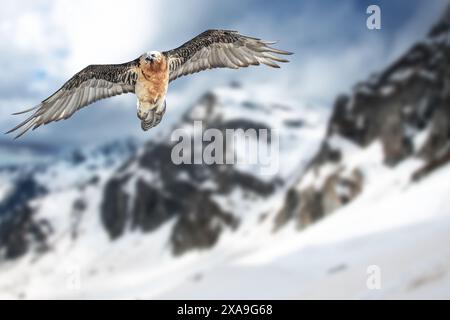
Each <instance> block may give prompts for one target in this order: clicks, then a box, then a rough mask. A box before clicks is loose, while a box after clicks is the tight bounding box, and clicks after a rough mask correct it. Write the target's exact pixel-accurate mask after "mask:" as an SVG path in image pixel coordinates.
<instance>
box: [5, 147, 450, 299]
mask: <svg viewBox="0 0 450 320" xmlns="http://www.w3.org/2000/svg"><path fill="white" fill-rule="evenodd" d="M376 149H377V147H376V145H374V146H372V148H369V149H368V150H367V151H366V153H367V154H370V153H371V152H372V153H373V152H374V150H376ZM369 151H370V152H369ZM361 158H364V157H362V156H361ZM416 166H417V163H416V162H415V161H405V162H404V163H402V164H400V165H399V166H398V167H397V168H395V169H390V168H381V167H380V168H378V170H377V174H376V175H373V176H372V178H371V179H369V182H368V183H367V184H366V188H365V189H364V191H363V193H362V194H361V196H360V197H358V198H357V199H356V200H355V201H353V202H352V203H350V204H349V205H347V206H345V207H343V208H341V209H340V210H338V211H337V212H336V213H334V214H333V215H330V216H329V217H327V218H326V219H324V220H322V221H320V222H318V223H317V224H315V225H312V226H310V227H309V228H307V229H305V230H303V231H301V232H299V230H297V229H296V227H295V226H294V224H289V225H288V226H287V227H285V228H284V229H282V230H281V231H279V232H277V233H273V232H272V230H273V218H274V214H275V213H276V211H277V208H278V207H279V206H280V205H281V203H282V200H283V199H282V198H277V197H274V198H272V200H271V201H269V202H264V201H261V202H260V204H259V205H258V204H255V205H254V206H253V209H252V212H253V213H251V212H250V213H249V214H248V215H247V214H246V215H243V216H241V217H240V218H241V219H243V223H242V224H241V226H240V227H239V228H238V230H236V231H232V230H225V232H224V234H223V235H222V237H221V238H220V241H219V242H218V244H217V245H216V246H215V247H214V248H213V249H211V250H205V251H194V252H191V253H188V254H186V255H183V256H182V257H173V256H172V255H171V253H170V250H168V249H169V248H168V246H169V243H168V237H169V234H170V230H171V228H172V227H173V222H174V221H173V220H171V221H169V222H167V223H166V224H165V225H164V226H163V227H161V228H159V229H158V230H157V231H156V232H153V233H149V234H142V233H141V232H138V231H135V232H132V233H129V234H128V235H127V236H125V237H122V238H120V239H119V240H116V241H114V242H111V241H110V240H109V239H108V237H107V236H106V234H105V232H104V231H103V230H101V229H102V227H101V222H100V221H99V215H98V214H97V208H96V207H97V206H98V205H99V201H100V194H99V192H98V191H96V189H95V187H90V188H91V189H89V188H87V189H86V190H85V193H84V196H86V197H91V201H90V202H89V203H90V206H89V208H88V210H87V212H85V213H84V215H85V218H86V219H83V220H82V225H81V227H80V230H82V232H83V235H81V236H79V238H78V239H77V240H76V241H75V240H73V239H71V238H70V237H69V236H68V235H67V234H68V231H69V230H70V226H69V225H67V224H68V222H67V221H69V219H65V218H64V217H61V216H58V215H59V214H60V212H61V208H62V207H63V206H64V203H67V202H68V201H69V199H70V198H71V197H73V196H74V194H73V193H72V191H62V192H60V193H59V194H58V195H56V196H55V197H54V198H52V199H51V200H50V199H47V200H45V201H44V202H43V203H41V204H40V205H41V206H47V208H46V210H45V212H46V213H47V214H48V213H49V212H53V213H54V216H53V217H52V218H54V219H55V221H57V224H58V228H57V229H58V230H64V231H63V232H61V233H60V234H57V235H56V236H55V238H54V239H52V242H53V243H54V246H53V247H52V250H51V251H50V252H49V253H48V254H46V255H43V256H41V257H39V258H38V259H37V260H36V258H35V257H34V256H32V255H27V256H26V257H25V258H24V259H20V260H19V261H18V262H9V263H6V264H2V265H0V272H1V275H2V276H1V277H0V298H18V297H22V298H62V299H72V298H74V299H79V298H87V299H93V298H126V299H159V298H175V299H186V298H189V299H198V298H209V299H216V298H224V299H228V298H233V299H239V298H243V299H265V298H271V299H279V298H286V299H297V298H308V299H312V298H346V299H347V298H349V299H355V298H356V299H375V298H383V299H390V298H449V296H450V290H448V288H450V276H449V270H450V253H449V252H448V250H447V245H446V244H448V243H449V241H450V201H448V200H447V199H448V197H447V195H448V193H449V192H450V166H446V167H444V168H443V169H441V170H438V171H436V172H435V173H433V174H432V175H431V176H430V177H428V178H426V179H424V180H422V181H421V182H419V183H414V184H411V182H410V174H411V172H412V171H413V170H414V168H416ZM235 192H236V194H235V195H233V198H236V199H238V200H239V201H240V199H241V195H239V190H236V191H235ZM418 199H420V201H418ZM236 201H237V200H236ZM262 207H263V208H265V209H266V211H267V212H268V216H267V217H266V218H265V219H263V220H261V219H259V218H261V217H260V216H259V213H260V212H261V208H262ZM247 210H248V208H247ZM47 214H46V216H48V215H47ZM372 265H376V266H379V268H380V270H381V289H380V290H370V289H368V288H367V286H366V282H367V279H368V274H367V269H368V267H369V266H372Z"/></svg>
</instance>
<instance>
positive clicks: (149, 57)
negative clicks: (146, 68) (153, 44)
mask: <svg viewBox="0 0 450 320" xmlns="http://www.w3.org/2000/svg"><path fill="white" fill-rule="evenodd" d="M161 59H162V54H161V52H159V51H149V52H146V53H144V54H143V55H142V56H141V61H142V62H144V63H147V64H152V63H154V62H160V61H161Z"/></svg>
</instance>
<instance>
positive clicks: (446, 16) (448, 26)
mask: <svg viewBox="0 0 450 320" xmlns="http://www.w3.org/2000/svg"><path fill="white" fill-rule="evenodd" d="M449 31H450V4H449V5H448V6H447V8H446V9H445V10H444V13H443V14H442V16H441V18H440V19H439V20H438V22H437V23H436V24H434V26H433V27H432V28H431V30H430V32H429V34H428V36H429V37H433V38H434V37H439V36H441V35H443V34H448V33H449Z"/></svg>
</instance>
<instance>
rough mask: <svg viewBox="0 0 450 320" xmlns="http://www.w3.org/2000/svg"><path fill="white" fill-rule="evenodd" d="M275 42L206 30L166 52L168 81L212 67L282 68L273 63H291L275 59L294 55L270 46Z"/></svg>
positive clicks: (231, 32) (229, 32)
mask: <svg viewBox="0 0 450 320" xmlns="http://www.w3.org/2000/svg"><path fill="white" fill-rule="evenodd" d="M274 43H275V42H268V41H263V40H261V39H257V38H252V37H247V36H243V35H241V34H239V33H238V32H237V31H230V30H207V31H205V32H203V33H201V34H199V35H198V36H196V37H195V38H193V39H192V40H190V41H188V42H186V43H185V44H183V45H182V46H180V47H178V48H176V49H173V50H170V51H166V52H163V54H164V55H165V56H166V58H167V59H168V64H169V80H170V81H172V80H175V79H176V78H178V77H181V76H184V75H188V74H191V73H196V72H199V71H202V70H206V69H212V68H232V69H238V68H243V67H248V66H250V65H259V64H260V63H263V64H265V65H268V66H270V67H274V68H279V66H278V65H277V64H276V63H275V62H274V61H278V62H288V60H285V59H282V58H279V57H277V56H275V55H274V54H273V53H276V54H283V55H289V54H292V53H291V52H287V51H283V50H278V49H275V48H272V47H270V46H269V45H271V44H274Z"/></svg>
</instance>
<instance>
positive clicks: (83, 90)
mask: <svg viewBox="0 0 450 320" xmlns="http://www.w3.org/2000/svg"><path fill="white" fill-rule="evenodd" d="M137 66H138V60H133V61H131V62H127V63H124V64H110V65H90V66H87V67H86V68H84V69H83V70H81V71H80V72H78V73H77V74H75V75H74V76H73V77H72V78H71V79H70V80H69V81H67V82H66V83H65V84H64V85H63V86H62V87H61V88H60V89H59V90H58V91H56V92H55V93H54V94H53V95H51V96H50V97H48V98H47V99H45V100H44V101H42V102H41V103H40V104H39V105H37V106H35V107H34V108H31V109H28V110H25V111H22V112H18V113H15V114H22V113H27V112H30V111H34V112H33V114H32V115H31V116H30V117H29V118H27V119H26V120H25V121H23V122H22V123H20V124H19V125H18V126H16V127H15V128H13V129H12V130H10V131H8V132H7V133H11V132H13V131H15V130H17V129H20V128H22V131H21V132H20V133H19V134H18V135H17V136H16V138H19V137H20V136H22V135H23V134H24V133H26V132H27V131H28V130H29V129H31V128H33V130H34V129H36V128H37V127H39V126H41V125H43V124H47V123H49V122H52V121H59V120H61V119H67V118H69V117H70V116H72V115H73V114H74V113H75V112H76V111H78V110H79V109H81V108H83V107H85V106H87V105H89V104H91V103H93V102H95V101H97V100H100V99H104V98H109V97H112V96H115V95H119V94H122V93H128V92H134V86H135V84H136V80H137V73H136V67H137Z"/></svg>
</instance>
